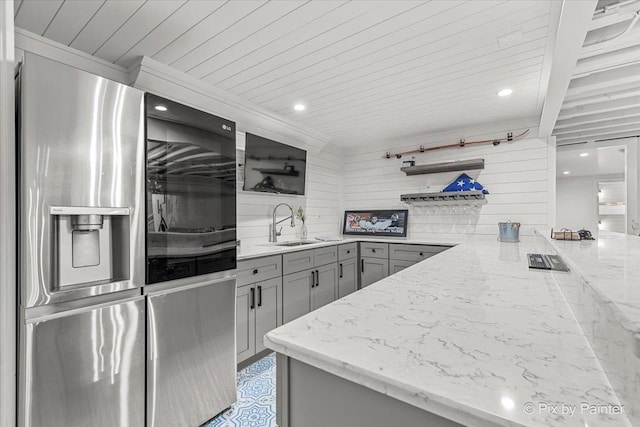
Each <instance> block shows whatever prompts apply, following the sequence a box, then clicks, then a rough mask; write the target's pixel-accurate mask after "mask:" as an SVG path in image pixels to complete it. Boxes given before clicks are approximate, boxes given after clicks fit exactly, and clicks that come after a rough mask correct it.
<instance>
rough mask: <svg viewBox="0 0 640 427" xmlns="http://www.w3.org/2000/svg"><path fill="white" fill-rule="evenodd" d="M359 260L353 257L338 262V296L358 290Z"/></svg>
mask: <svg viewBox="0 0 640 427" xmlns="http://www.w3.org/2000/svg"><path fill="white" fill-rule="evenodd" d="M357 283H358V260H357V259H356V258H352V259H349V260H346V261H340V262H339V263H338V298H342V297H343V296H345V295H349V294H350V293H352V292H355V291H356V286H357Z"/></svg>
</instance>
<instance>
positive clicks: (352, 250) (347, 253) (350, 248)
mask: <svg viewBox="0 0 640 427" xmlns="http://www.w3.org/2000/svg"><path fill="white" fill-rule="evenodd" d="M357 256H358V244H357V243H346V244H343V245H340V246H338V260H340V261H344V260H347V259H351V258H355V257H357Z"/></svg>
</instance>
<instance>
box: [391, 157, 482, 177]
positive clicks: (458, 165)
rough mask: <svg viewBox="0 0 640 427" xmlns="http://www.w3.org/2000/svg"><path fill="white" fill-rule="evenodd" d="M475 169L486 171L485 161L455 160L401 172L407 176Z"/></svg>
mask: <svg viewBox="0 0 640 427" xmlns="http://www.w3.org/2000/svg"><path fill="white" fill-rule="evenodd" d="M475 169H484V159H471V160H455V161H452V162H442V163H432V164H429V165H416V166H408V167H406V168H400V170H401V171H402V172H404V173H406V174H407V176H411V175H424V174H430V173H440V172H456V171H466V170H475Z"/></svg>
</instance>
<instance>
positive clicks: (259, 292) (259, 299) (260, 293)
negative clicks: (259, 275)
mask: <svg viewBox="0 0 640 427" xmlns="http://www.w3.org/2000/svg"><path fill="white" fill-rule="evenodd" d="M258 307H262V286H258Z"/></svg>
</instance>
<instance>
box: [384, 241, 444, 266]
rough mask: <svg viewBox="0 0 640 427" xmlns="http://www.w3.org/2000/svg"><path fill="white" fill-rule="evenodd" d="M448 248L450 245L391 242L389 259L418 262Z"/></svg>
mask: <svg viewBox="0 0 640 427" xmlns="http://www.w3.org/2000/svg"><path fill="white" fill-rule="evenodd" d="M446 249H449V246H433V245H406V244H390V245H389V259H394V260H398V261H413V262H418V261H422V260H423V259H427V258H429V257H432V256H434V255H435V254H437V253H440V252H442V251H444V250H446Z"/></svg>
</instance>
